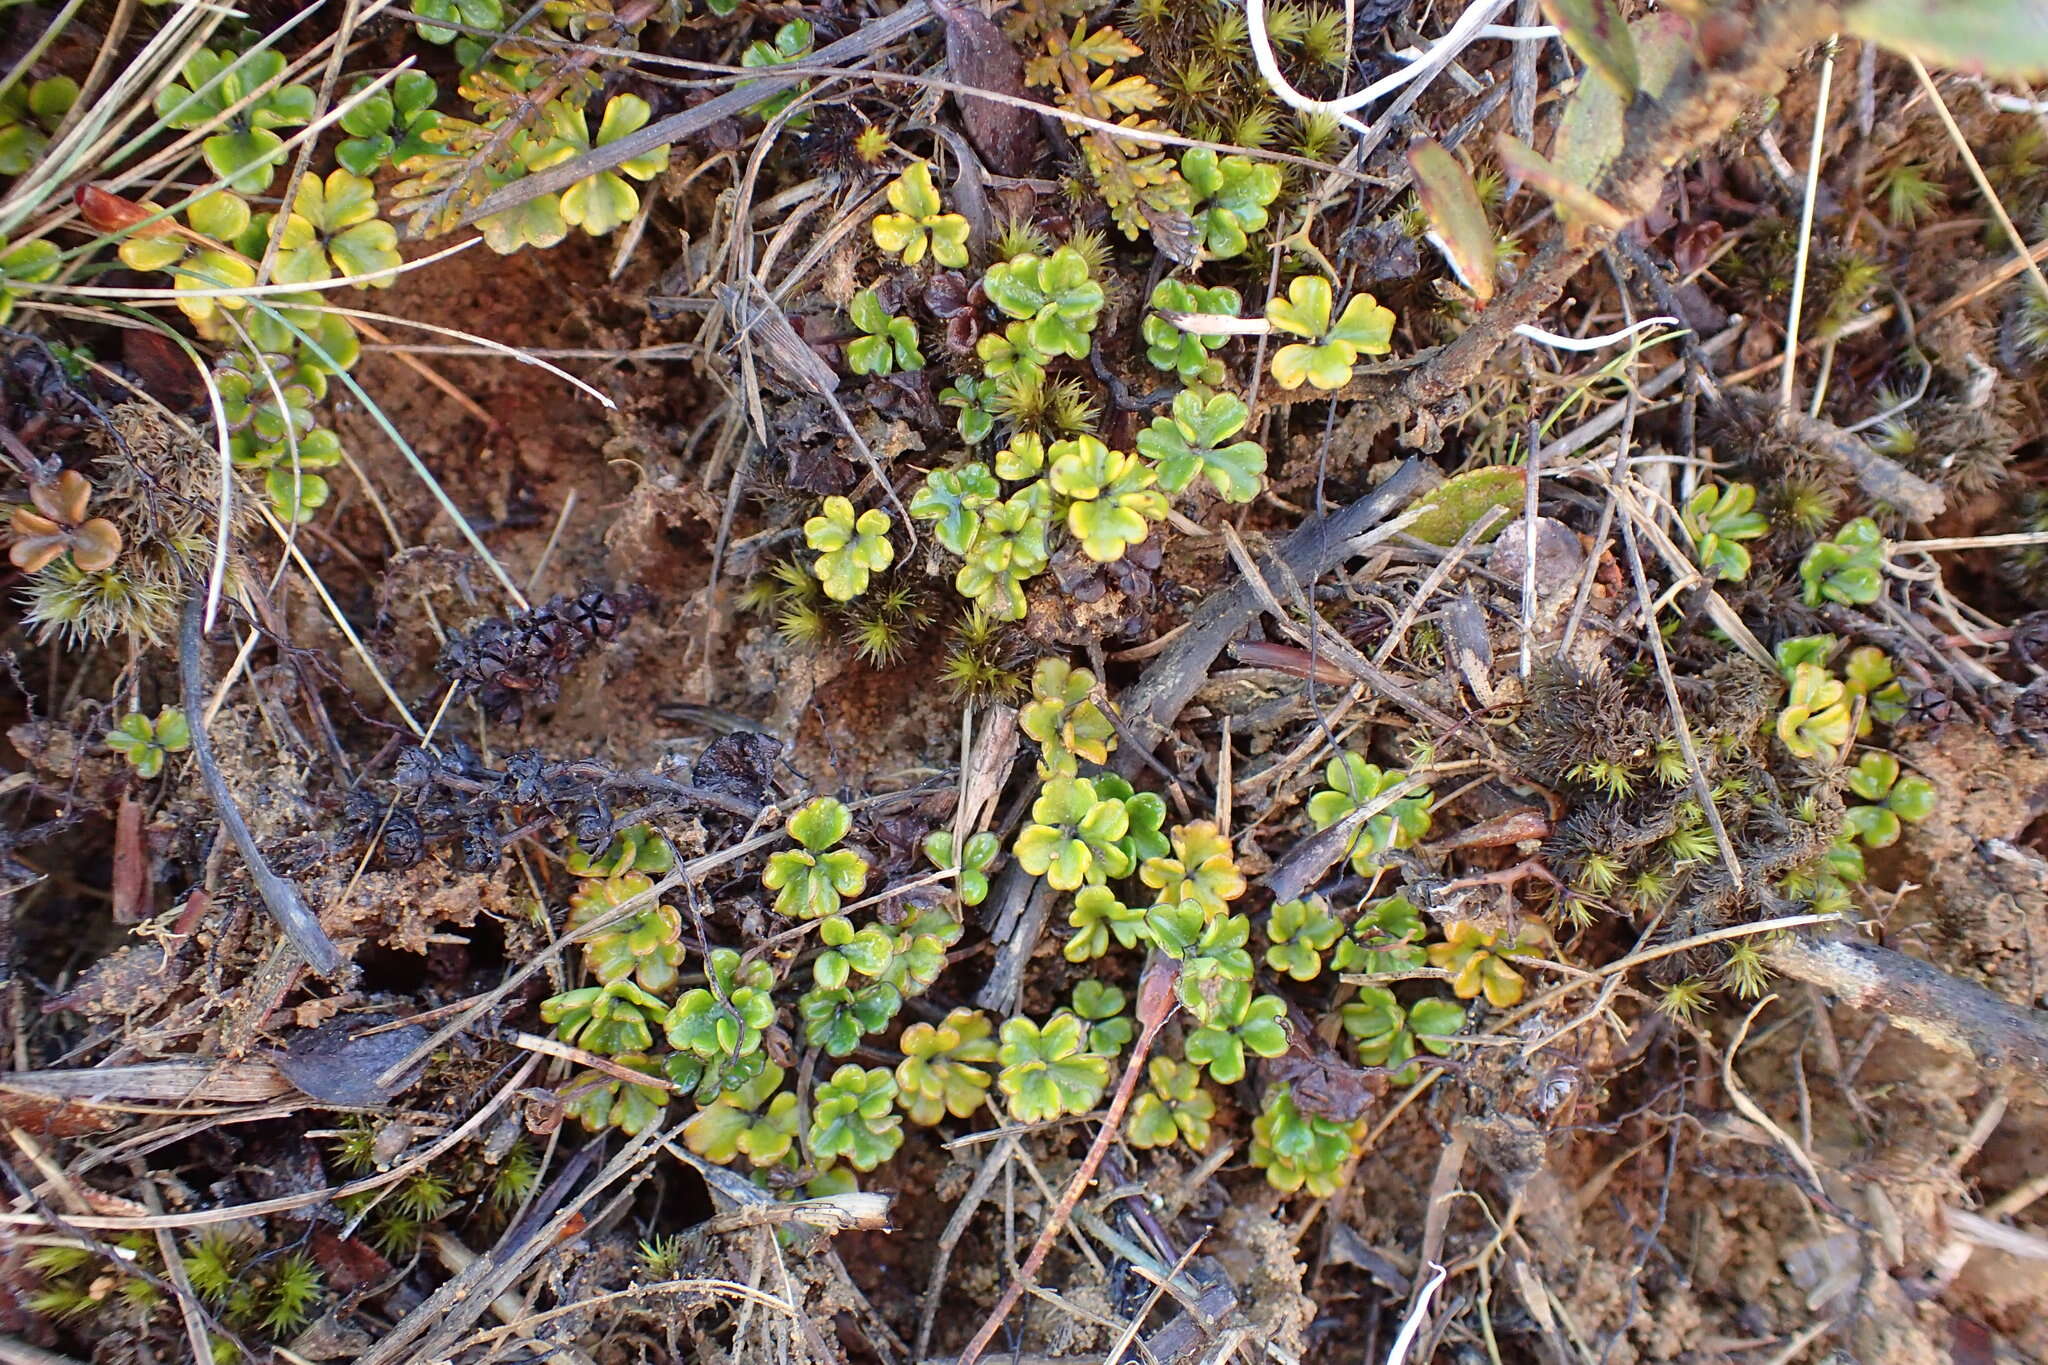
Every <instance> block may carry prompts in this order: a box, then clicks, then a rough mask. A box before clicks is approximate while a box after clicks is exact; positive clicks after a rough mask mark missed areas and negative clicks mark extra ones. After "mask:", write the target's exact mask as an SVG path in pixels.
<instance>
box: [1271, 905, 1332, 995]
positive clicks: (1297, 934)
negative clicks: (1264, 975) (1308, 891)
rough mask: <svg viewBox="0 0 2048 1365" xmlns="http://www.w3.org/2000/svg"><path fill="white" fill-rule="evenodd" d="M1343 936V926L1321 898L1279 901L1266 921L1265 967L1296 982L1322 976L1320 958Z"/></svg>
mask: <svg viewBox="0 0 2048 1365" xmlns="http://www.w3.org/2000/svg"><path fill="white" fill-rule="evenodd" d="M1343 936H1344V925H1343V923H1342V922H1341V921H1340V920H1338V919H1337V917H1336V916H1334V915H1332V914H1331V913H1330V907H1329V905H1328V903H1327V902H1325V901H1324V900H1323V898H1322V897H1321V896H1310V897H1307V898H1306V899H1302V900H1291V901H1282V902H1281V903H1280V904H1278V905H1276V906H1274V907H1273V913H1272V915H1271V916H1270V917H1269V918H1268V919H1267V921H1266V940H1267V943H1268V944H1269V945H1270V946H1268V947H1267V949H1266V965H1267V966H1268V967H1271V968H1272V969H1273V970H1274V971H1276V972H1284V973H1285V974H1286V975H1288V976H1291V977H1293V978H1294V979H1295V980H1296V981H1313V980H1315V979H1316V978H1317V977H1318V976H1321V975H1322V974H1323V955H1324V954H1325V953H1327V952H1329V951H1330V949H1331V947H1332V946H1334V945H1335V944H1336V942H1337V940H1338V939H1340V938H1342V937H1343Z"/></svg>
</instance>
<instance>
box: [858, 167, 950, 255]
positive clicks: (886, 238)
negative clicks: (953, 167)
mask: <svg viewBox="0 0 2048 1365" xmlns="http://www.w3.org/2000/svg"><path fill="white" fill-rule="evenodd" d="M888 197H889V207H890V208H891V209H893V210H894V212H892V213H882V214H877V215H876V216H875V220H874V222H873V223H872V224H871V225H870V231H871V232H872V233H873V234H874V238H875V245H876V246H878V247H880V248H881V249H882V250H883V251H885V252H887V253H888V254H889V255H891V256H900V257H902V259H903V264H905V265H916V264H917V263H918V262H919V261H921V260H923V259H924V257H925V253H926V252H927V251H929V252H930V253H931V257H932V259H933V260H935V261H937V262H938V263H939V264H940V265H942V266H945V267H947V268H948V269H950V270H961V269H964V268H965V267H966V265H967V220H966V219H965V218H963V217H962V216H961V215H959V214H957V213H947V212H945V211H944V209H945V205H944V203H943V202H942V201H941V200H940V198H939V191H938V187H937V186H935V185H933V184H932V168H931V164H930V163H929V162H925V161H913V162H912V163H911V164H910V165H908V166H906V167H904V169H903V173H902V174H901V175H899V176H897V177H896V178H895V179H894V180H893V181H891V182H890V184H889V190H888Z"/></svg>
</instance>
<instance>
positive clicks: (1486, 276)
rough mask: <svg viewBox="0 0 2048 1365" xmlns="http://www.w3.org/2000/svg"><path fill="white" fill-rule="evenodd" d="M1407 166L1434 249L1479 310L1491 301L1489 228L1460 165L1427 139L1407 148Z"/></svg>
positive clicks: (1472, 187) (1472, 188) (1484, 213)
mask: <svg viewBox="0 0 2048 1365" xmlns="http://www.w3.org/2000/svg"><path fill="white" fill-rule="evenodd" d="M1408 165H1409V166H1410V167H1411V168H1412V169H1413V170H1414V172H1415V194H1416V197H1417V198H1419V199H1420V200H1421V201H1422V211H1423V212H1424V213H1425V214H1427V215H1429V225H1430V227H1431V228H1432V229H1433V230H1434V232H1435V238H1436V243H1437V245H1438V246H1439V247H1441V248H1442V249H1443V253H1444V255H1445V256H1446V257H1448V258H1449V260H1450V262H1451V268H1452V269H1454V270H1456V271H1457V272H1458V278H1459V279H1460V280H1461V281H1463V282H1464V285H1465V287H1466V288H1467V289H1470V290H1471V291H1472V294H1473V297H1475V298H1477V299H1478V300H1479V301H1480V302H1481V303H1482V304H1483V303H1486V302H1488V301H1489V300H1491V299H1492V298H1493V263H1494V255H1493V245H1494V237H1493V225H1492V224H1490V223H1488V222H1487V221H1486V209H1485V207H1484V206H1483V205H1481V204H1480V202H1479V191H1478V189H1477V188H1476V187H1475V186H1474V185H1473V183H1472V177H1471V175H1470V174H1468V173H1467V172H1466V170H1465V167H1464V166H1463V165H1462V164H1461V163H1460V162H1459V160H1458V158H1456V157H1455V156H1452V155H1451V154H1450V153H1449V152H1447V151H1445V150H1444V149H1443V146H1442V144H1440V143H1437V142H1434V141H1431V140H1430V139H1429V138H1417V139H1416V140H1415V141H1414V142H1412V143H1410V144H1409V145H1408Z"/></svg>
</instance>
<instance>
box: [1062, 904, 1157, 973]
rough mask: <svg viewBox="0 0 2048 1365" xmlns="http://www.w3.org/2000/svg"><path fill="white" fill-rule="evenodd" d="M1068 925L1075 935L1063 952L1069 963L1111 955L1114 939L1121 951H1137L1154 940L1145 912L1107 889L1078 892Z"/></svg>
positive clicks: (1069, 912) (1088, 960)
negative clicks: (1139, 946) (1126, 902)
mask: <svg viewBox="0 0 2048 1365" xmlns="http://www.w3.org/2000/svg"><path fill="white" fill-rule="evenodd" d="M1067 924H1068V926H1069V927H1070V928H1072V929H1073V931H1074V932H1073V933H1072V934H1071V935H1069V936H1068V938H1067V942H1066V946H1065V947H1064V948H1062V949H1061V952H1062V954H1063V955H1064V956H1065V957H1066V959H1067V961H1069V962H1092V961H1093V960H1094V959H1096V958H1098V957H1101V956H1102V955H1103V954H1104V953H1106V952H1108V951H1109V944H1110V940H1111V939H1112V938H1114V939H1115V940H1116V943H1117V945H1118V946H1119V947H1123V948H1134V947H1136V946H1137V945H1138V944H1139V943H1140V942H1143V941H1146V940H1148V939H1149V938H1150V937H1151V935H1150V933H1149V931H1148V930H1147V929H1146V927H1145V911H1144V908H1143V907H1141V906H1129V905H1125V904H1124V903H1123V901H1122V900H1121V899H1119V898H1118V896H1117V894H1116V892H1114V891H1112V890H1110V889H1109V888H1108V887H1106V886H1084V887H1082V888H1081V889H1080V890H1079V891H1076V892H1075V893H1074V908H1073V909H1072V910H1070V911H1068V913H1067Z"/></svg>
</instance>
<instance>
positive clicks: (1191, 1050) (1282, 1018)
mask: <svg viewBox="0 0 2048 1365" xmlns="http://www.w3.org/2000/svg"><path fill="white" fill-rule="evenodd" d="M1207 986H1208V989H1207V990H1206V993H1205V995H1204V996H1203V998H1202V1009H1201V1011H1200V1012H1198V1013H1197V1015H1196V1017H1197V1018H1198V1019H1200V1020H1201V1021H1202V1022H1201V1024H1200V1025H1199V1026H1198V1027H1196V1028H1194V1029H1192V1030H1190V1031H1189V1033H1188V1036H1187V1041H1186V1042H1185V1043H1184V1044H1183V1053H1184V1055H1185V1056H1186V1057H1187V1059H1188V1060H1189V1061H1190V1062H1193V1063H1194V1064H1195V1065H1197V1066H1200V1067H1205V1068H1207V1070H1208V1072H1209V1076H1210V1078H1211V1079H1213V1080H1215V1081H1217V1082H1219V1083H1220V1084H1223V1085H1235V1084H1236V1083H1237V1082H1239V1081H1241V1080H1243V1079H1244V1072H1245V1054H1246V1053H1247V1052H1251V1053H1256V1054H1257V1055H1259V1056H1261V1057H1278V1056H1279V1055H1280V1054H1281V1053H1283V1052H1285V1051H1287V1023H1286V1019H1287V1002H1286V1001H1284V1000H1282V999H1281V998H1280V997H1279V996H1277V995H1258V996H1255V995H1253V994H1252V988H1251V983H1250V982H1247V981H1233V980H1229V979H1227V978H1224V977H1220V976H1218V977H1211V978H1209V981H1208V983H1207ZM1182 998H1183V1001H1185V999H1186V996H1185V995H1183V997H1182Z"/></svg>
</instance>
